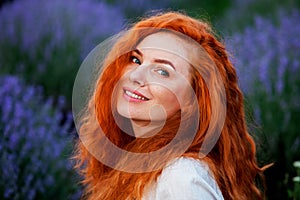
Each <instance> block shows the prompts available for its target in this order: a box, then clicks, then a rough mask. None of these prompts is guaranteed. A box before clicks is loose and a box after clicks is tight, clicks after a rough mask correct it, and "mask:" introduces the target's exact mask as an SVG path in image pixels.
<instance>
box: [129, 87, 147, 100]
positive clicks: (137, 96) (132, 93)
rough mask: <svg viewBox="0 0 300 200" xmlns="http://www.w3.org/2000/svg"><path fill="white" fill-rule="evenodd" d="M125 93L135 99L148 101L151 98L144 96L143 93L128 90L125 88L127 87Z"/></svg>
mask: <svg viewBox="0 0 300 200" xmlns="http://www.w3.org/2000/svg"><path fill="white" fill-rule="evenodd" d="M124 93H125V94H126V95H127V96H129V97H131V98H133V99H137V100H142V101H148V100H149V99H148V98H146V97H144V96H142V95H139V94H136V93H134V92H131V91H128V90H125V89H124Z"/></svg>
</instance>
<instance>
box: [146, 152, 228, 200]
mask: <svg viewBox="0 0 300 200" xmlns="http://www.w3.org/2000/svg"><path fill="white" fill-rule="evenodd" d="M196 199H197V200H198V199H200V200H201V199H203V200H223V199H224V198H223V196H222V193H221V191H220V189H219V187H218V185H217V183H216V181H215V180H214V178H213V176H212V175H211V173H210V171H209V168H208V166H207V164H206V163H204V162H201V161H199V160H195V159H193V158H186V157H181V158H178V159H176V160H175V161H173V162H171V163H170V164H169V165H167V166H166V167H165V168H164V169H163V171H162V174H161V175H160V176H159V177H158V179H157V182H156V183H155V184H153V185H151V186H150V187H148V188H146V189H145V193H144V196H143V198H142V200H196Z"/></svg>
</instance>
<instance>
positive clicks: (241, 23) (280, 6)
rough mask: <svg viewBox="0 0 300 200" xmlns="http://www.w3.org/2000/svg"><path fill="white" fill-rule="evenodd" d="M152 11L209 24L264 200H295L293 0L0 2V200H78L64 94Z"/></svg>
mask: <svg viewBox="0 0 300 200" xmlns="http://www.w3.org/2000/svg"><path fill="white" fill-rule="evenodd" d="M152 10H156V11H157V10H180V11H184V12H185V13H187V14H189V15H191V16H193V17H196V18H200V19H205V20H208V21H210V22H211V23H212V25H213V27H214V28H215V30H216V32H217V34H218V35H219V36H220V38H221V40H222V41H223V42H224V44H226V47H227V49H228V51H229V53H230V54H231V55H232V57H231V60H232V62H233V63H234V65H235V66H236V69H237V72H238V75H239V84H240V87H241V88H242V90H243V92H244V94H245V104H246V105H245V107H246V114H247V120H248V124H249V131H250V132H251V134H252V135H253V136H254V138H255V139H256V141H257V144H258V149H257V150H258V161H259V164H260V166H263V165H265V164H268V163H274V165H273V166H272V167H271V168H269V169H268V170H267V171H266V172H265V175H266V184H267V188H268V189H267V199H293V200H295V199H298V200H299V199H300V177H299V176H300V168H299V167H300V166H299V165H300V163H299V162H296V161H299V160H300V0H201V1H199V0H186V1H175V0H152V1H150V0H147V1H146V0H145V1H143V0H52V1H49V0H4V1H3V0H2V1H0V158H1V161H0V162H1V164H0V165H1V166H0V168H1V169H0V199H10V200H11V199H13V200H19V199H26V200H31V199H33V200H36V199H46V200H47V199H49V200H50V199H58V200H59V199H79V198H80V194H81V187H80V185H79V184H78V181H79V179H78V176H77V175H76V173H75V172H74V170H73V169H72V165H73V164H72V162H71V161H70V156H71V154H72V148H73V144H74V140H75V139H76V130H75V129H74V125H73V119H72V111H71V96H72V88H73V83H74V79H75V76H76V73H77V70H78V69H79V67H80V65H81V62H82V61H83V59H84V58H85V57H86V56H87V54H88V53H89V52H90V51H91V50H92V49H93V48H94V47H95V46H96V45H97V44H99V43H100V42H101V41H103V40H104V39H105V38H107V37H109V36H112V35H114V34H116V33H118V32H119V31H120V30H122V29H124V28H125V27H126V26H127V25H128V24H130V23H133V22H135V21H137V20H138V19H139V17H141V16H144V15H145V14H149V13H151V12H152Z"/></svg>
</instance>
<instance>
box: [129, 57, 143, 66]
mask: <svg viewBox="0 0 300 200" xmlns="http://www.w3.org/2000/svg"><path fill="white" fill-rule="evenodd" d="M130 60H131V62H133V63H136V64H138V65H141V64H142V62H141V61H140V60H139V59H138V58H137V57H136V56H131V57H130Z"/></svg>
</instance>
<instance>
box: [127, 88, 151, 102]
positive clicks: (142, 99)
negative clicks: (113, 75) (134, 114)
mask: <svg viewBox="0 0 300 200" xmlns="http://www.w3.org/2000/svg"><path fill="white" fill-rule="evenodd" d="M123 91H124V93H123V97H124V98H125V99H126V100H127V101H129V102H146V101H149V98H147V97H146V96H145V95H143V94H142V93H140V92H138V91H136V90H132V89H130V88H127V87H124V88H123ZM126 91H128V92H130V93H132V94H135V95H138V96H140V97H141V99H137V98H134V97H132V96H129V95H128V94H127V93H126Z"/></svg>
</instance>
